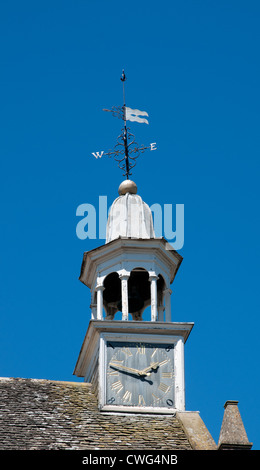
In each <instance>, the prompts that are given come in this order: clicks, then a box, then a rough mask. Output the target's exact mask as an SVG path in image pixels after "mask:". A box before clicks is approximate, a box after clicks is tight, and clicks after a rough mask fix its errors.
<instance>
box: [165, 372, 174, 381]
mask: <svg viewBox="0 0 260 470" xmlns="http://www.w3.org/2000/svg"><path fill="white" fill-rule="evenodd" d="M162 377H165V378H167V379H172V378H173V373H172V372H162Z"/></svg>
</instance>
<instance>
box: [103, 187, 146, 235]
mask: <svg viewBox="0 0 260 470" xmlns="http://www.w3.org/2000/svg"><path fill="white" fill-rule="evenodd" d="M118 192H119V194H120V196H119V197H118V198H117V199H116V200H115V201H114V202H113V204H112V206H111V209H110V212H109V216H108V221H107V231H106V243H108V242H111V241H112V240H115V239H116V238H119V237H130V238H144V239H147V238H154V237H155V235H154V228H153V218H152V212H151V209H150V208H149V206H148V205H147V204H146V203H145V202H144V201H143V200H142V198H141V197H140V196H139V195H138V194H136V193H137V186H136V184H135V183H134V182H133V181H131V180H125V181H123V182H122V183H121V184H120V186H119V189H118Z"/></svg>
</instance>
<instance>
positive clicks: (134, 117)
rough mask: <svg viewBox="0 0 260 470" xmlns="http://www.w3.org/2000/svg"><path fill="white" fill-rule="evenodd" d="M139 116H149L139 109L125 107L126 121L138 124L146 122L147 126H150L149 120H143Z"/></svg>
mask: <svg viewBox="0 0 260 470" xmlns="http://www.w3.org/2000/svg"><path fill="white" fill-rule="evenodd" d="M139 116H148V113H147V112H146V111H139V109H131V108H127V107H125V120H126V121H136V122H144V123H145V124H149V122H148V121H147V119H145V118H141V117H139Z"/></svg>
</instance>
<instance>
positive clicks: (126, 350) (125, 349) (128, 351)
mask: <svg viewBox="0 0 260 470" xmlns="http://www.w3.org/2000/svg"><path fill="white" fill-rule="evenodd" d="M121 351H122V352H123V353H125V354H126V355H127V356H128V357H131V356H132V355H133V354H132V353H131V351H130V349H129V348H126V347H125V348H122V349H121Z"/></svg>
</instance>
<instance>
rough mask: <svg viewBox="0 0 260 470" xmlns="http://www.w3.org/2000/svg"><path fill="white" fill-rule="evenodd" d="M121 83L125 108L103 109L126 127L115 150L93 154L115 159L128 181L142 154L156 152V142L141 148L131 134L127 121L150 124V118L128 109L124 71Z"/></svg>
mask: <svg viewBox="0 0 260 470" xmlns="http://www.w3.org/2000/svg"><path fill="white" fill-rule="evenodd" d="M121 81H122V83H123V98H124V105H123V106H112V108H111V109H103V111H108V112H110V113H112V115H113V116H116V117H118V118H120V119H123V121H124V127H123V129H122V130H121V131H122V132H121V134H120V135H119V136H118V137H117V144H116V145H115V147H114V149H113V150H109V151H108V152H104V151H103V150H102V151H101V152H92V155H94V157H95V158H101V157H103V156H106V155H107V156H108V157H109V158H110V157H114V159H115V161H116V162H117V163H118V166H119V168H120V169H121V170H123V172H124V176H126V178H127V179H128V178H129V176H130V175H131V174H132V173H131V170H132V168H134V166H135V165H136V160H137V158H138V157H139V156H140V153H144V152H145V150H156V142H153V143H152V144H150V145H148V146H144V145H141V146H139V145H138V144H137V142H136V141H135V137H134V135H133V134H132V133H131V132H130V128H129V127H127V125H126V121H136V122H140V123H145V124H149V123H148V120H147V119H146V118H145V117H140V116H146V117H148V114H147V112H146V111H139V109H131V108H128V107H127V106H126V104H125V81H126V76H125V72H124V70H123V73H122V77H121Z"/></svg>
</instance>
